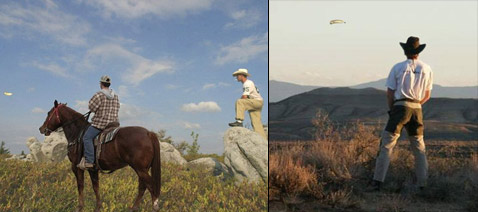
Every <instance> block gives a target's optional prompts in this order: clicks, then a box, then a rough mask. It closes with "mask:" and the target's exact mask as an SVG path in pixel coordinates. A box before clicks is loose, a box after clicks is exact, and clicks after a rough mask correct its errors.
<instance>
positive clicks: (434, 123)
mask: <svg viewBox="0 0 478 212" xmlns="http://www.w3.org/2000/svg"><path fill="white" fill-rule="evenodd" d="M271 91H272V89H271ZM319 109H321V110H324V111H326V112H327V113H328V114H329V117H330V119H332V120H333V121H336V122H339V123H346V122H351V121H355V120H360V121H362V122H365V123H366V124H372V125H375V124H384V123H385V122H386V121H387V118H388V115H387V110H388V109H387V105H386V95H385V91H382V90H378V89H374V88H364V89H351V88H344V87H341V88H318V89H315V90H312V91H309V92H305V93H302V94H298V95H295V96H291V97H289V98H287V99H284V100H282V101H280V102H276V103H270V104H269V138H270V139H271V140H290V139H293V140H295V139H299V140H307V139H312V136H311V131H312V130H313V125H312V124H311V120H312V118H313V117H314V116H315V113H316V112H317V110H319ZM423 111H424V119H425V122H426V128H425V130H426V132H425V133H426V137H427V138H433V139H458V140H477V139H478V124H477V123H478V99H450V98H432V99H431V100H430V101H429V102H427V103H426V104H425V105H424V108H423Z"/></svg>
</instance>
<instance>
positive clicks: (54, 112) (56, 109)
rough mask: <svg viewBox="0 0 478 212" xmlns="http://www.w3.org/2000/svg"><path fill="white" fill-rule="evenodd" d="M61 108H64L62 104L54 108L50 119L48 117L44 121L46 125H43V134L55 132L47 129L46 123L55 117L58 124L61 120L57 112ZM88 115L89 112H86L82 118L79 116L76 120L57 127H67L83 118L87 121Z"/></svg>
mask: <svg viewBox="0 0 478 212" xmlns="http://www.w3.org/2000/svg"><path fill="white" fill-rule="evenodd" d="M62 106H64V104H59V105H58V106H57V107H55V109H53V113H52V114H51V115H50V117H48V120H47V121H46V124H45V134H47V133H51V132H53V131H55V130H51V129H49V128H48V123H49V122H50V120H51V118H52V117H53V116H55V115H56V119H57V120H58V123H60V122H61V120H60V114H59V112H58V110H59V109H60V107H62ZM90 113H91V111H88V112H87V113H85V114H83V116H81V117H79V118H76V119H73V120H71V121H69V122H67V123H64V124H61V125H60V126H59V127H64V126H67V125H69V124H71V123H73V122H75V121H77V120H78V119H80V118H85V117H86V120H88V119H89V118H90Z"/></svg>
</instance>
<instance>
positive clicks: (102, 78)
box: [100, 75, 111, 83]
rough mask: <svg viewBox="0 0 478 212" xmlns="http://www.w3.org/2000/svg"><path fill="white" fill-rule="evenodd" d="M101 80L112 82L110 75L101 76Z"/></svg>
mask: <svg viewBox="0 0 478 212" xmlns="http://www.w3.org/2000/svg"><path fill="white" fill-rule="evenodd" d="M100 82H104V83H111V79H110V77H109V76H108V75H104V76H102V77H101V79H100Z"/></svg>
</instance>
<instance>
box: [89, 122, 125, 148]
mask: <svg viewBox="0 0 478 212" xmlns="http://www.w3.org/2000/svg"><path fill="white" fill-rule="evenodd" d="M120 128H121V127H116V128H114V129H106V130H105V131H106V132H105V131H103V132H101V133H100V134H98V135H97V136H96V137H95V142H94V143H95V146H97V145H98V144H105V143H108V142H110V141H112V140H113V138H114V137H115V135H116V133H118V130H119V129H120Z"/></svg>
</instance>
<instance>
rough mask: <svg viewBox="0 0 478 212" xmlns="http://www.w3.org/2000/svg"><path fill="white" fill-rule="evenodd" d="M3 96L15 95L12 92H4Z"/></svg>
mask: <svg viewBox="0 0 478 212" xmlns="http://www.w3.org/2000/svg"><path fill="white" fill-rule="evenodd" d="M3 95H5V96H11V95H13V94H12V93H10V92H3Z"/></svg>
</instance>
